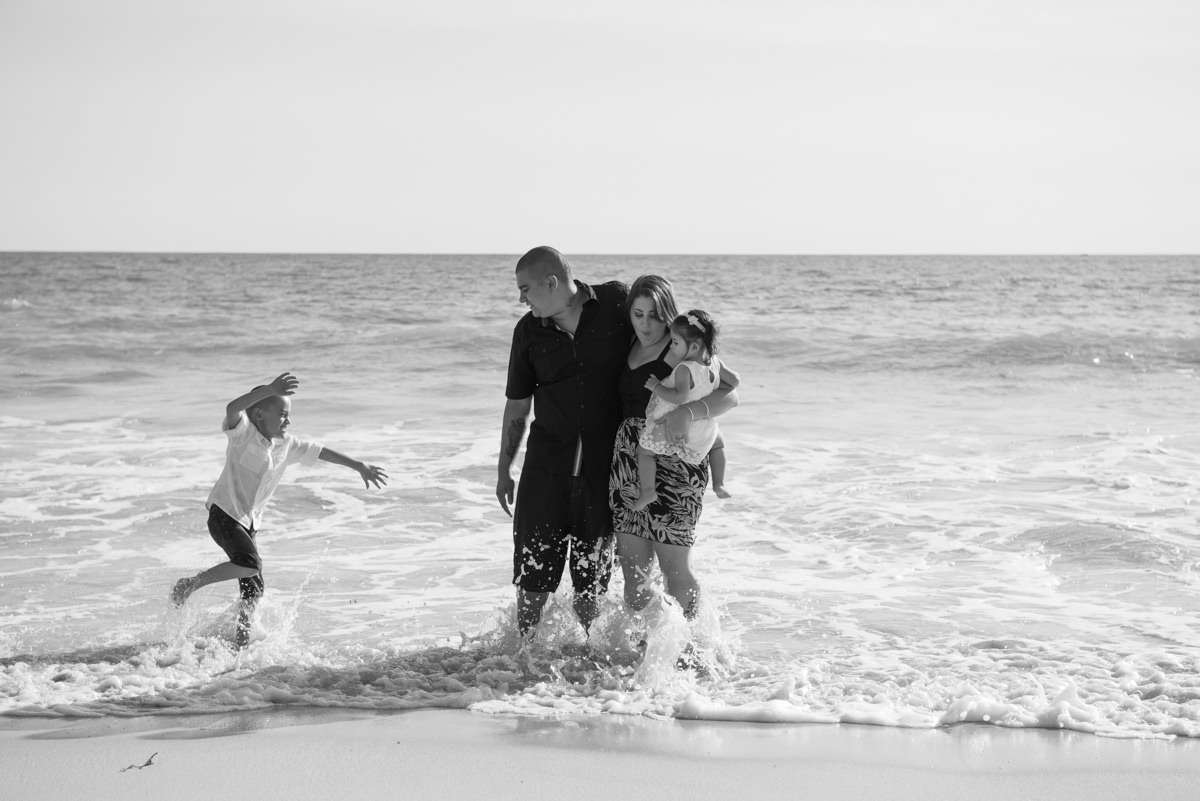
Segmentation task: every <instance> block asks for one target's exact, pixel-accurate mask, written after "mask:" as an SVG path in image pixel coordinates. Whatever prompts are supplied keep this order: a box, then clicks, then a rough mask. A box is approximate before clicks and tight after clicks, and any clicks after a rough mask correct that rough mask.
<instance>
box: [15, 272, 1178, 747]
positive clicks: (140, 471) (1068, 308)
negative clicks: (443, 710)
mask: <svg viewBox="0 0 1200 801" xmlns="http://www.w3.org/2000/svg"><path fill="white" fill-rule="evenodd" d="M516 255H517V254H509V255H498V256H486V255H470V256H454V255H434V256H420V255H401V256H387V255H377V256H362V255H347V256H324V255H320V256H319V255H194V254H171V255H165V254H76V253H72V254H50V253H39V254H17V253H4V254H0V363H2V364H3V378H4V380H3V382H2V383H0V601H2V603H0V715H5V716H51V717H57V716H64V717H77V716H88V717H104V716H121V717H129V716H151V715H182V714H202V713H213V712H227V711H233V710H251V711H252V710H262V711H263V712H264V713H268V712H270V711H271V710H274V709H278V708H280V707H281V706H286V707H325V708H346V709H354V710H380V711H392V710H405V709H413V708H424V707H455V708H464V709H471V710H475V711H478V712H490V713H499V714H516V715H553V716H569V715H646V716H652V717H662V718H698V719H706V720H741V721H758V722H762V723H777V724H799V723H839V722H840V723H864V724H874V725H881V726H901V727H920V728H933V727H944V726H950V725H953V724H956V723H962V722H971V723H977V724H978V723H983V724H990V725H995V726H1003V727H1012V728H1050V729H1070V730H1075V731H1083V732H1094V733H1095V734H1097V735H1103V736H1112V737H1133V738H1147V737H1156V738H1169V737H1176V736H1179V737H1198V736H1200V626H1198V621H1200V541H1198V535H1200V469H1198V468H1200V428H1198V422H1197V411H1198V409H1200V406H1198V404H1197V391H1198V390H1200V383H1198V381H1197V379H1198V376H1197V371H1198V370H1200V259H1198V258H1196V257H1184V256H1179V257H1148V256H1147V257H1126V256H1070V257H1065V256H1002V257H1001V256H997V257H982V256H963V257H953V256H937V257H924V256H904V257H899V256H897V257H866V256H861V257H859V256H778V257H773V256H573V257H572V258H571V260H572V263H573V264H574V267H575V270H576V273H577V277H579V278H581V279H582V280H585V281H604V280H611V279H619V280H623V281H625V282H627V283H628V282H631V281H632V280H633V279H634V278H635V277H637V276H638V275H641V274H644V273H659V274H662V275H665V276H667V277H668V278H670V279H671V280H672V282H673V283H674V284H675V286H676V288H677V294H678V296H679V300H680V303H681V306H683V307H684V308H688V307H699V308H704V309H706V310H708V311H710V312H711V313H713V314H714V315H716V317H717V318H718V319H719V320H720V322H721V324H722V343H721V344H722V348H721V356H722V358H723V359H724V360H725V361H726V362H727V363H728V364H729V365H730V366H731V367H733V368H734V369H735V370H737V371H738V372H739V373H740V374H741V376H742V385H741V388H740V390H739V395H740V399H741V404H740V406H739V408H737V409H736V410H734V411H733V412H731V413H729V414H728V415H726V416H725V417H723V418H722V419H721V428H722V430H723V431H724V434H725V438H726V441H727V448H726V452H727V455H728V463H729V467H728V474H729V477H728V488H729V489H730V490H731V492H732V493H733V497H731V498H729V499H726V500H720V499H718V498H717V497H716V496H715V495H713V494H712V493H711V491H710V492H709V494H708V495H707V496H706V503H705V508H704V513H703V516H702V518H701V521H700V525H699V527H698V536H697V545H696V547H695V550H694V553H693V565H694V569H695V571H696V574H697V576H698V578H699V580H700V582H701V584H702V586H703V589H704V604H703V609H702V612H701V615H700V618H699V619H698V620H697V621H696V622H695V623H694V624H692V625H690V626H689V625H688V624H686V623H685V622H684V621H683V619H682V617H681V615H680V614H679V610H678V609H677V608H675V607H673V606H671V605H670V604H656V605H654V606H653V607H652V608H651V610H649V611H648V612H647V613H646V614H643V615H631V614H629V613H628V612H626V611H625V610H624V609H623V606H622V604H621V579H620V577H619V573H618V575H617V577H615V578H614V582H613V586H612V588H611V590H610V593H609V595H608V597H607V598H606V599H605V602H604V609H603V613H602V615H601V618H600V619H599V621H598V622H597V624H596V626H595V628H594V630H593V632H592V636H591V638H590V640H588V641H587V642H585V641H584V638H583V634H582V630H581V629H580V628H579V627H578V626H577V625H576V624H575V622H574V620H573V617H572V615H571V612H570V603H569V597H568V596H567V595H566V594H565V591H562V590H560V593H559V594H558V595H556V596H554V597H553V599H552V601H551V604H550V607H549V608H548V612H547V617H546V620H545V622H544V624H543V626H542V629H541V631H540V633H539V638H538V640H537V642H536V644H535V646H534V647H533V648H532V649H531V650H529V651H528V652H524V653H519V652H518V648H517V638H516V634H515V632H514V621H513V616H514V592H513V589H512V587H511V585H510V579H511V523H510V521H509V519H508V517H507V516H506V515H505V514H504V512H503V511H502V510H501V509H500V507H499V505H498V503H497V501H496V498H495V478H496V453H497V450H498V448H499V443H500V423H501V414H502V411H503V407H504V381H505V365H506V360H507V355H508V346H509V341H510V336H511V332H512V327H513V324H514V323H515V322H516V321H517V319H518V318H519V317H520V316H521V315H522V314H523V313H524V307H523V306H522V305H520V304H519V303H518V298H517V291H516V287H515V283H514V281H513V275H512V271H513V266H514V264H515V259H516ZM283 371H290V372H293V373H294V374H296V375H297V376H298V377H299V379H300V381H301V385H300V390H299V392H298V393H297V394H296V395H295V396H294V397H293V408H292V426H293V427H292V430H293V432H294V433H296V434H298V435H300V436H303V437H306V438H310V439H317V440H319V441H321V442H323V443H325V444H327V445H329V446H330V447H333V448H336V449H337V450H339V451H342V452H343V453H347V454H349V455H352V456H355V457H358V458H362V459H364V460H366V461H369V462H371V463H375V464H379V465H382V466H384V467H385V468H386V469H387V470H388V471H389V473H390V475H391V483H390V485H389V486H388V487H387V488H385V489H383V490H376V489H369V490H368V489H364V488H363V486H362V483H361V481H360V480H359V479H358V477H357V475H355V474H354V473H352V472H351V471H349V470H346V469H345V468H341V467H337V466H335V465H330V464H320V465H318V466H316V467H313V468H304V467H299V466H297V467H293V468H290V470H289V473H288V475H287V476H286V477H285V479H284V483H283V485H282V486H281V487H280V489H279V491H278V493H277V494H276V496H275V500H274V502H273V503H272V506H271V507H270V509H269V510H268V512H267V515H266V517H265V519H264V523H263V527H262V530H261V533H260V536H259V542H260V548H261V550H262V553H263V558H264V561H265V570H264V577H265V579H266V582H267V588H268V589H267V595H266V596H265V598H264V601H263V604H262V607H261V614H260V616H259V619H258V620H257V622H256V625H255V630H254V639H253V642H252V644H251V646H250V647H249V648H248V649H246V650H245V651H242V652H236V651H235V650H233V649H232V648H231V647H230V645H229V640H230V638H231V636H232V629H233V619H234V611H235V606H234V596H235V587H234V585H233V584H228V583H226V584H216V585H212V586H210V587H206V588H204V589H202V590H200V591H199V592H198V593H197V594H196V595H195V596H193V598H192V600H191V601H189V603H188V604H187V605H186V606H185V607H183V608H182V609H175V608H174V607H172V606H171V604H170V603H169V602H168V600H167V596H168V593H169V591H170V589H171V587H172V585H173V584H174V582H175V580H176V579H178V578H180V577H181V576H184V575H191V574H193V573H195V572H197V571H199V570H200V569H202V568H205V567H208V566H210V565H212V564H215V563H216V562H218V561H223V555H222V554H221V553H220V551H219V550H218V549H217V548H216V546H215V545H214V544H213V543H212V541H211V540H210V539H209V536H208V534H207V531H206V529H205V519H206V515H205V510H204V506H203V504H204V501H205V498H206V497H207V495H208V491H209V489H210V487H211V486H212V483H213V482H214V481H215V479H216V477H217V475H218V474H219V472H220V470H221V465H222V461H223V458H224V437H223V436H222V434H221V433H220V423H221V418H222V415H223V411H224V406H225V404H226V403H227V402H228V401H229V400H231V399H233V398H234V397H236V396H238V395H240V394H242V393H244V392H245V391H247V390H248V389H250V388H251V387H253V386H255V385H257V384H260V383H266V382H267V381H269V380H270V379H271V378H273V377H274V376H276V375H278V374H279V373H281V372H283ZM642 639H644V640H645V651H644V653H642V652H641V650H640V649H639V648H638V647H636V643H637V642H638V641H639V640H642ZM689 642H691V643H694V644H695V646H696V647H697V649H698V650H699V651H700V653H701V654H703V655H704V660H705V663H706V665H707V667H706V669H704V670H700V671H694V670H678V669H676V667H675V657H676V656H677V655H678V653H679V649H680V648H682V647H683V646H684V645H685V644H687V643H689Z"/></svg>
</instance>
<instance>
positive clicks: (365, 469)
mask: <svg viewBox="0 0 1200 801" xmlns="http://www.w3.org/2000/svg"><path fill="white" fill-rule="evenodd" d="M317 458H318V459H320V460H321V461H322V462H329V463H330V464H340V465H341V466H342V467H349V468H350V469H351V470H354V471H355V472H357V473H358V474H359V475H360V476H362V480H363V486H366V487H370V486H371V485H372V484H374V485H375V486H376V487H377V488H379V489H383V486H384V485H385V484H387V477H388V474H387V473H386V472H384V470H383V468H382V467H376V466H375V465H373V464H364V463H363V462H360V461H358V460H357V459H351V458H350V457H349V456H343V455H342V454H340V453H338V452H337V451H335V450H333V449H332V448H321V453H320V455H319V456H317Z"/></svg>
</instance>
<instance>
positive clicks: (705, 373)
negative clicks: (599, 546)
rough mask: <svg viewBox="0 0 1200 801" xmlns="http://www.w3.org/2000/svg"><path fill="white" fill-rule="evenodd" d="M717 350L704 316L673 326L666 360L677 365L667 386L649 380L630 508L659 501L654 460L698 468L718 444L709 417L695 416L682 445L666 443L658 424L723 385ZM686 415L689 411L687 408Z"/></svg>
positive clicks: (692, 314) (695, 312) (691, 315)
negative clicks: (677, 460) (664, 459)
mask: <svg viewBox="0 0 1200 801" xmlns="http://www.w3.org/2000/svg"><path fill="white" fill-rule="evenodd" d="M716 350H717V325H716V322H715V321H714V320H713V319H712V317H710V316H709V315H708V313H706V312H704V311H701V310H700V309H692V310H691V311H689V312H688V313H687V314H681V315H679V316H678V317H676V318H675V320H674V321H673V322H672V323H671V350H670V355H671V357H673V358H676V359H679V360H680V361H679V364H678V365H677V366H676V367H675V369H674V371H672V373H671V374H670V375H669V376H667V378H666V380H664V381H659V380H658V379H657V378H655V377H653V376H651V377H650V378H649V379H647V380H646V389H648V390H650V392H651V393H652V394H653V396H654V397H652V398H651V399H650V405H649V406H648V407H647V408H646V427H645V428H644V429H643V430H642V435H641V438H640V439H639V440H638V485H639V494H638V499H637V500H636V501H634V503H633V505H632V506H631V507H630V509H632V510H633V511H635V512H636V511H638V510H640V509H645V508H646V507H647V506H649V505H650V504H652V503H654V502H655V501H656V500H657V499H658V492H657V490H656V489H655V479H656V475H657V467H656V465H655V461H654V459H655V456H656V455H661V456H676V457H678V458H680V459H682V460H683V461H685V462H687V463H688V464H700V463H701V462H703V461H704V459H705V457H706V456H708V452H709V450H710V449H711V448H712V446H713V443H714V442H715V441H716V439H717V421H716V420H714V419H712V418H711V417H710V416H709V415H707V414H706V415H704V416H703V417H702V418H697V417H695V415H693V418H692V421H691V423H689V424H688V429H687V434H686V435H685V436H684V438H683V439H682V440H679V441H675V442H672V441H669V440H668V439H667V437H666V433H665V429H664V427H663V425H662V418H663V417H664V416H665V415H666V414H667V413H668V412H670V411H671V410H673V409H675V408H676V407H677V406H679V405H681V404H684V403H687V402H688V401H694V400H700V399H701V398H704V397H707V396H708V395H709V394H711V393H712V391H713V390H714V389H716V388H717V386H719V385H720V383H721V372H722V370H723V367H722V365H721V362H720V361H719V360H718V359H717V358H716V357H715V356H714V355H713V354H714V353H716ZM688 408H689V411H690V409H691V407H688Z"/></svg>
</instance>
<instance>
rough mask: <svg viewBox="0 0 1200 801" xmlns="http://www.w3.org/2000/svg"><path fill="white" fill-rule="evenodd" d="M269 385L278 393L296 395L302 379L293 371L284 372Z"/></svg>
mask: <svg viewBox="0 0 1200 801" xmlns="http://www.w3.org/2000/svg"><path fill="white" fill-rule="evenodd" d="M268 386H270V387H271V391H272V392H274V393H275V394H276V395H294V394H295V393H296V390H297V389H299V388H300V379H299V378H296V376H294V375H292V374H291V373H282V374H280V375H279V377H278V378H276V379H275V380H274V381H272V382H271V383H270V384H269V385H268Z"/></svg>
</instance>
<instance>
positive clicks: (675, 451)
mask: <svg viewBox="0 0 1200 801" xmlns="http://www.w3.org/2000/svg"><path fill="white" fill-rule="evenodd" d="M680 364H682V365H683V366H684V367H686V368H687V369H688V371H689V372H690V373H691V374H692V389H691V391H690V392H688V393H687V397H685V398H684V399H683V400H682V401H680V402H679V403H670V402H669V401H665V400H663V399H662V398H660V397H658V396H657V395H652V396H651V398H650V405H649V406H647V407H646V427H645V428H643V429H642V435H641V437H640V438H639V439H638V444H639V445H641V446H642V447H643V448H645V449H646V450H648V451H653V452H654V453H657V454H659V455H660V456H678V457H679V458H680V459H682V460H683V461H685V462H687V463H688V464H700V463H701V462H703V461H704V457H705V456H708V452H709V451H710V450H712V446H713V443H714V442H716V441H717V421H716V420H713V419H712V418H710V417H706V418H705V419H703V420H701V419H696V420H695V421H693V422H691V423H689V424H688V430H687V436H686V437H684V441H683V442H681V443H679V444H675V443H673V442H667V440H666V439H665V434H664V431H663V425H662V418H663V417H664V416H665V415H666V414H667V413H668V412H670V411H671V410H673V409H676V408H678V407H679V406H681V405H682V404H684V403H687V402H688V401H694V400H699V399H701V398H704V397H707V396H708V395H710V394H712V391H713V390H714V389H716V388H717V386H718V385H719V384H720V383H721V363H720V362H719V361H717V359H716V357H713V360H712V364H701V363H700V362H680ZM663 386H665V387H670V388H671V389H674V388H675V371H674V370H672V371H671V374H670V375H669V376H667V378H666V380H665V381H663Z"/></svg>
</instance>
